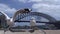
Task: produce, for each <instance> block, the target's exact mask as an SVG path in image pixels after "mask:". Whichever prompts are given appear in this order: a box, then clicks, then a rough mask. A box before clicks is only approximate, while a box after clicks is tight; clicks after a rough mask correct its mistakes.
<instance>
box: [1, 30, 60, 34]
mask: <svg viewBox="0 0 60 34" xmlns="http://www.w3.org/2000/svg"><path fill="white" fill-rule="evenodd" d="M44 31H45V32H46V34H60V30H44ZM0 34H4V31H3V30H0ZM5 34H44V33H43V32H41V31H38V30H36V31H35V32H34V33H30V32H10V31H7V32H5Z"/></svg>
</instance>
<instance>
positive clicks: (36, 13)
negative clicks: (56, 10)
mask: <svg viewBox="0 0 60 34" xmlns="http://www.w3.org/2000/svg"><path fill="white" fill-rule="evenodd" d="M16 13H17V14H15V17H16V16H17V15H19V14H20V15H21V14H25V15H23V17H22V18H24V17H27V16H30V15H36V16H42V17H44V18H46V19H48V20H49V21H50V22H55V21H56V19H55V18H53V17H51V16H49V15H47V14H44V13H39V12H29V13H19V12H16ZM22 18H20V19H22Z"/></svg>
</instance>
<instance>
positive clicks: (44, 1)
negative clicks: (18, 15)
mask: <svg viewBox="0 0 60 34" xmlns="http://www.w3.org/2000/svg"><path fill="white" fill-rule="evenodd" d="M21 8H30V9H32V11H33V12H34V11H35V12H41V13H45V14H48V15H50V16H52V17H54V18H55V19H57V20H60V0H0V11H3V12H5V13H6V14H7V15H8V16H10V17H12V16H13V14H14V13H15V12H16V11H17V10H19V9H21Z"/></svg>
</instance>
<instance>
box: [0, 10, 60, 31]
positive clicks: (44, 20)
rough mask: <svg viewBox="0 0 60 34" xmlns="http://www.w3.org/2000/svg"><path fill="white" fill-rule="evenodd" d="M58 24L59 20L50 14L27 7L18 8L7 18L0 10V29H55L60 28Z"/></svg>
mask: <svg viewBox="0 0 60 34" xmlns="http://www.w3.org/2000/svg"><path fill="white" fill-rule="evenodd" d="M31 22H32V23H31ZM34 22H36V23H34ZM21 23H22V24H21ZM23 23H24V24H23ZM18 24H19V25H18ZM27 24H28V25H27ZM32 24H33V25H32ZM21 25H23V26H21ZM9 26H10V27H9ZM59 26H60V23H59V21H57V20H56V19H55V18H53V17H52V16H50V15H47V14H44V13H40V12H32V11H31V10H29V9H21V10H18V11H17V12H15V14H14V15H13V17H12V18H9V17H8V16H7V15H6V14H5V13H4V12H0V29H7V28H9V30H10V31H21V30H19V29H38V30H39V29H43V30H57V29H60V27H59ZM32 27H37V28H32ZM17 29H18V30H17Z"/></svg>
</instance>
